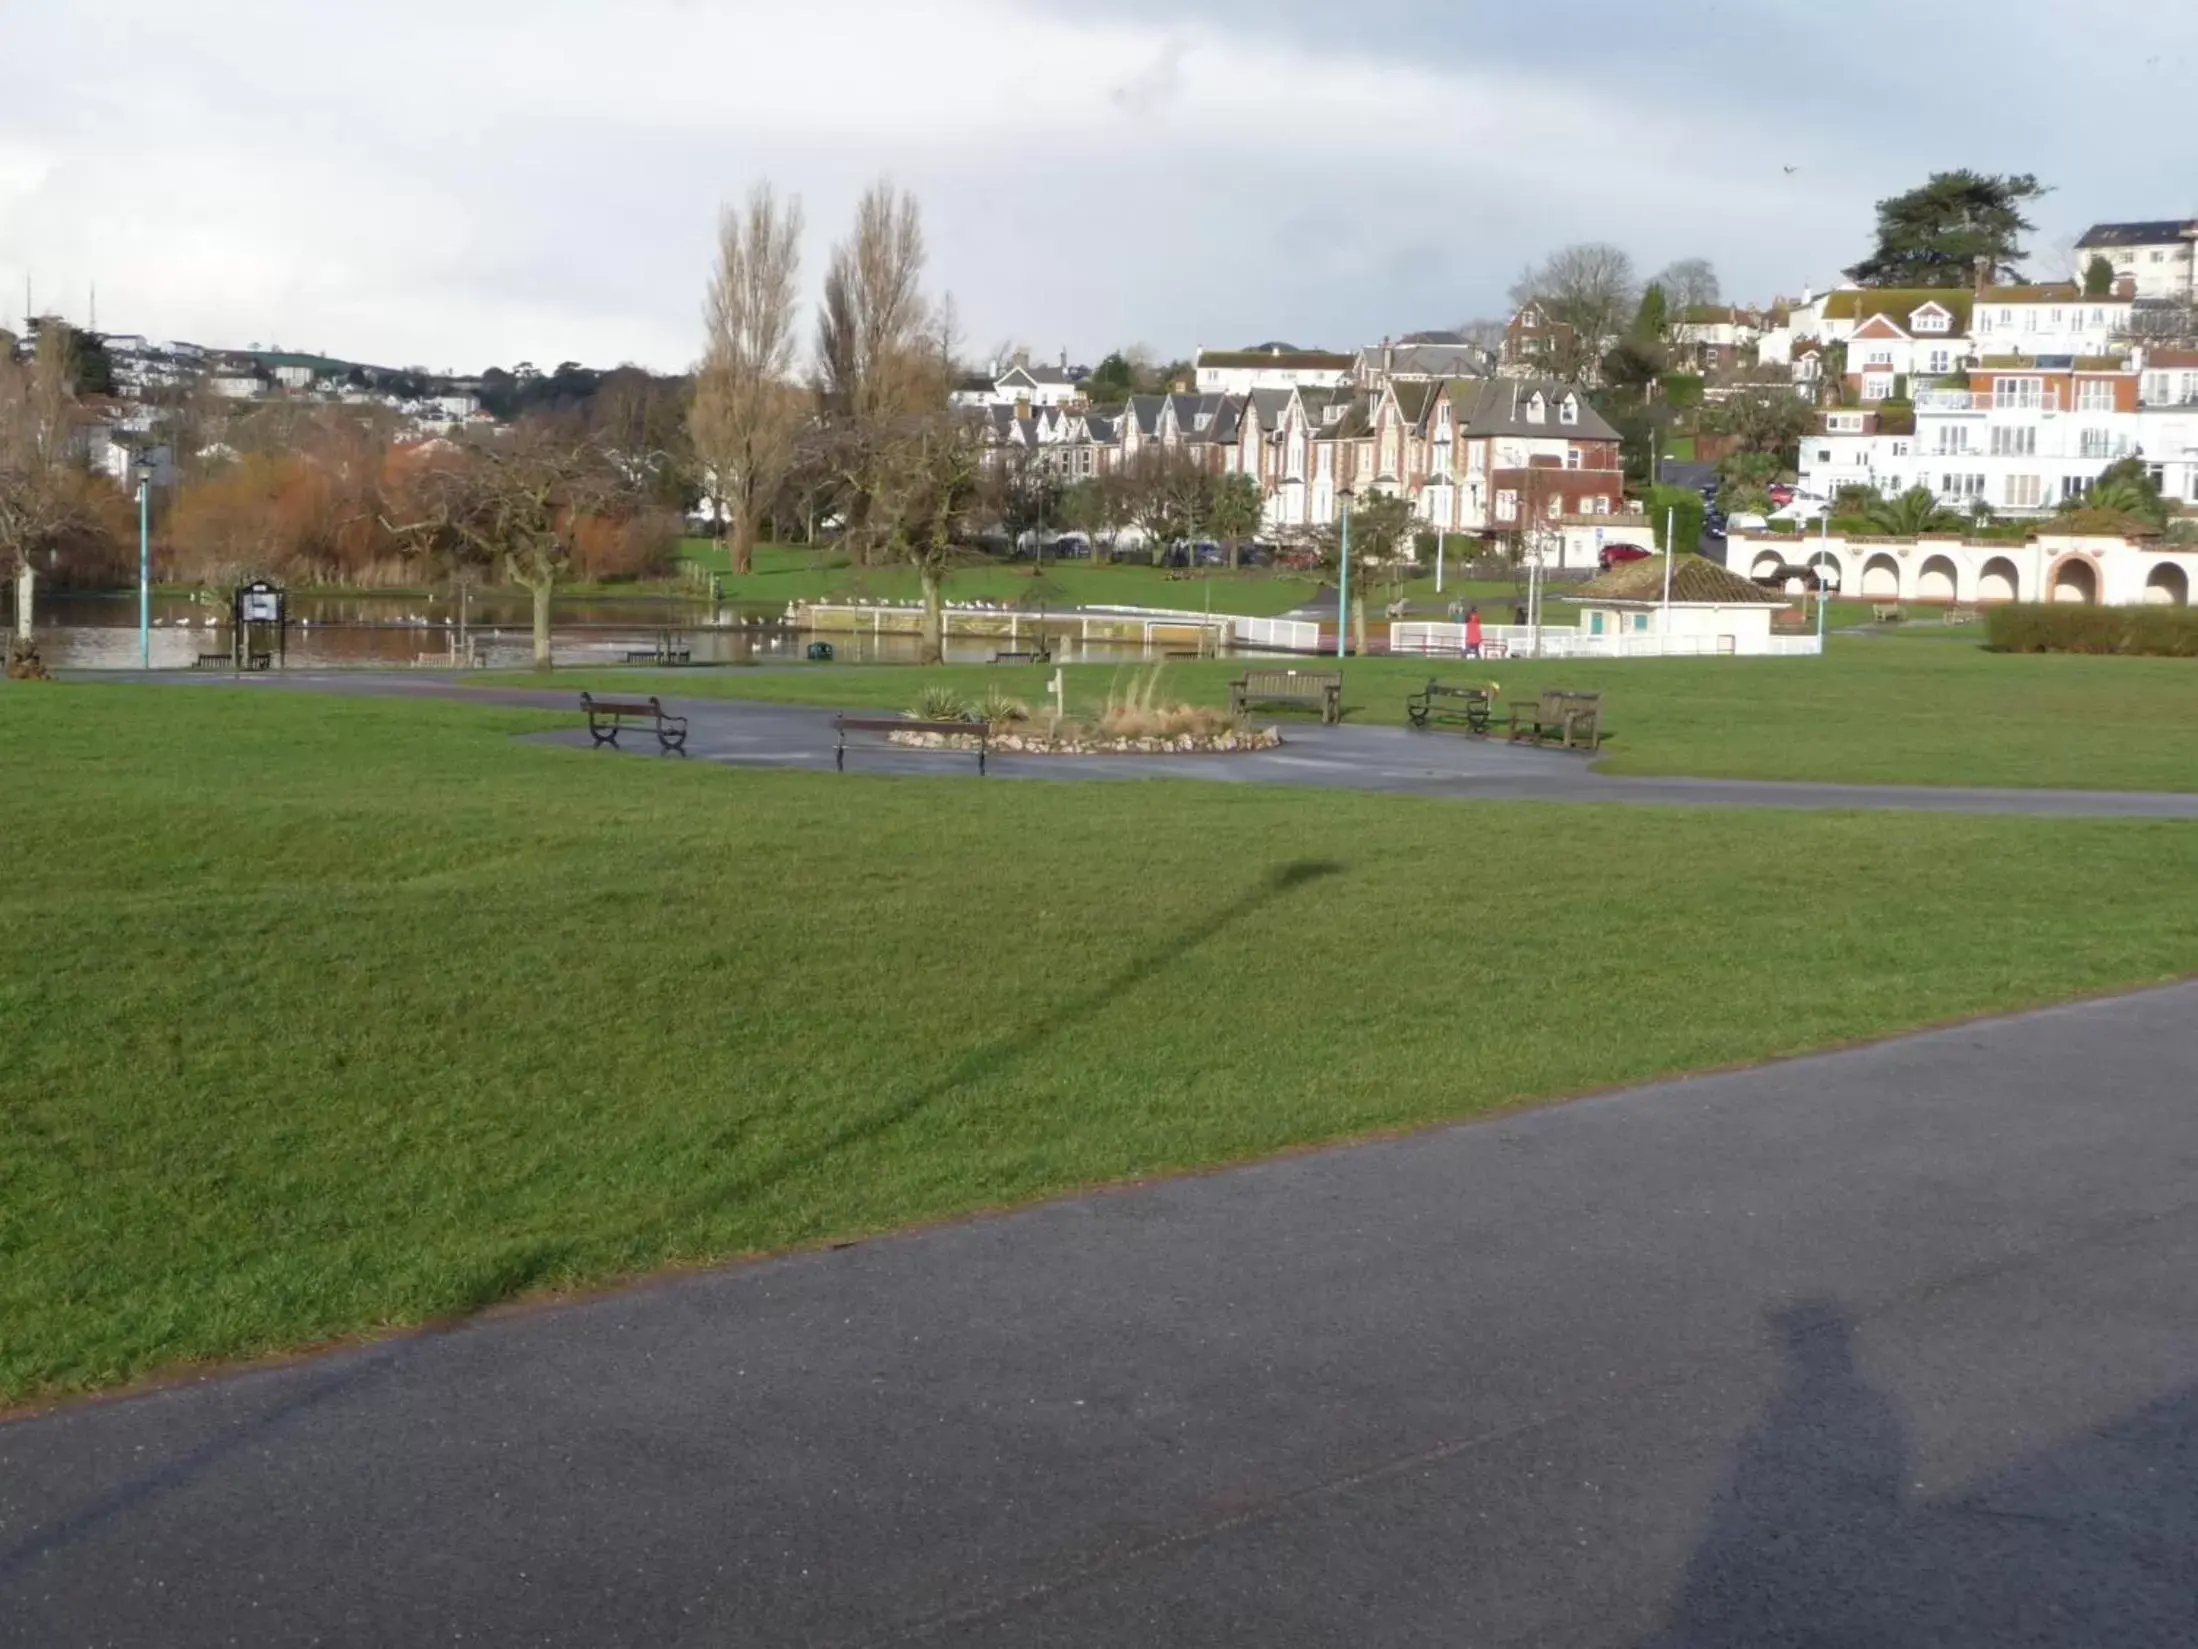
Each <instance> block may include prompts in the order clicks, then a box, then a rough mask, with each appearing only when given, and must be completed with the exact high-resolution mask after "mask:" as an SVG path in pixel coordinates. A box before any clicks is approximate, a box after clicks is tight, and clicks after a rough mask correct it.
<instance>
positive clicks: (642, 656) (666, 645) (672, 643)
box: [626, 631, 694, 664]
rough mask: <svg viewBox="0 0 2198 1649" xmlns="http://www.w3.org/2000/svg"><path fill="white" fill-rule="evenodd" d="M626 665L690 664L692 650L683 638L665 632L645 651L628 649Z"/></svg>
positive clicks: (692, 658) (692, 656)
mask: <svg viewBox="0 0 2198 1649" xmlns="http://www.w3.org/2000/svg"><path fill="white" fill-rule="evenodd" d="M626 662H627V663H628V664H691V663H693V662H694V649H693V647H692V646H691V645H690V644H689V643H688V640H687V638H686V637H685V636H675V635H673V634H672V633H671V632H670V631H666V632H664V633H663V634H661V635H659V636H658V637H657V638H656V645H655V646H653V647H650V648H647V649H641V648H629V649H628V650H627V653H626Z"/></svg>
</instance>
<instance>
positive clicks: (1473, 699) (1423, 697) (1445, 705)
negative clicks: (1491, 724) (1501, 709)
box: [1404, 681, 1496, 733]
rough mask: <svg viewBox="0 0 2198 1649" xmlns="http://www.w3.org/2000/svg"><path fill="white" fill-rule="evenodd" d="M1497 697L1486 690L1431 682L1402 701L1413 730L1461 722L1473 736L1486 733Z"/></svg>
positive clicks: (1442, 682)
mask: <svg viewBox="0 0 2198 1649" xmlns="http://www.w3.org/2000/svg"><path fill="white" fill-rule="evenodd" d="M1495 709H1496V695H1495V694H1493V693H1491V692H1490V691H1489V690H1488V689H1487V688H1485V687H1460V686H1457V685H1455V684H1453V683H1450V682H1445V681H1430V682H1429V683H1428V684H1427V685H1426V686H1425V687H1423V688H1421V689H1420V690H1419V691H1418V692H1416V693H1414V694H1412V695H1410V696H1409V697H1408V698H1406V699H1405V701H1404V715H1405V719H1406V720H1407V721H1409V722H1410V723H1411V724H1412V725H1413V726H1414V727H1425V726H1427V725H1428V724H1429V723H1430V722H1434V721H1447V722H1463V723H1464V724H1465V726H1466V727H1467V728H1468V729H1469V730H1471V731H1472V732H1475V733H1485V732H1487V731H1488V721H1489V717H1490V716H1492V715H1493V714H1494V713H1495Z"/></svg>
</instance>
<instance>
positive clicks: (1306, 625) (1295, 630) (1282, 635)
mask: <svg viewBox="0 0 2198 1649" xmlns="http://www.w3.org/2000/svg"><path fill="white" fill-rule="evenodd" d="M1077 611H1078V612H1079V613H1089V614H1090V615H1091V616H1093V617H1094V618H1117V617H1119V618H1130V619H1137V620H1139V621H1140V622H1144V623H1147V624H1152V625H1165V626H1168V627H1170V628H1173V627H1175V626H1178V625H1192V626H1195V627H1197V628H1200V629H1218V630H1222V631H1224V632H1225V633H1226V634H1227V635H1228V637H1229V639H1230V640H1232V641H1234V642H1236V643H1238V644H1239V645H1241V646H1245V647H1271V648H1274V649H1276V650H1278V651H1286V652H1296V653H1317V652H1318V651H1320V626H1319V625H1318V624H1317V623H1314V622H1312V621H1311V620H1308V619H1301V618H1249V617H1247V616H1245V615H1244V614H1242V613H1199V612H1184V611H1181V610H1180V609H1177V608H1173V607H1123V606H1115V605H1101V606H1095V607H1082V608H1079V609H1077Z"/></svg>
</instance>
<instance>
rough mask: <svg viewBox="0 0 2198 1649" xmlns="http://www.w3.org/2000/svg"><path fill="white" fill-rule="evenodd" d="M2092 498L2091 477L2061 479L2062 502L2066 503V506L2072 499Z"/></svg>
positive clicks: (2078, 476) (2072, 476)
mask: <svg viewBox="0 0 2198 1649" xmlns="http://www.w3.org/2000/svg"><path fill="white" fill-rule="evenodd" d="M2090 496H2091V477H2090V476H2088V475H2064V476H2062V477H2061V502H2062V503H2064V504H2065V503H2067V502H2068V501H2069V500H2070V499H2071V498H2088V497H2090Z"/></svg>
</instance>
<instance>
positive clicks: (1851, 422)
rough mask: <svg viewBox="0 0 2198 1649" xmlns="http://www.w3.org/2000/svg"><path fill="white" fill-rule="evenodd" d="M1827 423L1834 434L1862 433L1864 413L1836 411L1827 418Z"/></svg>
mask: <svg viewBox="0 0 2198 1649" xmlns="http://www.w3.org/2000/svg"><path fill="white" fill-rule="evenodd" d="M1825 423H1826V427H1827V429H1828V430H1829V432H1830V433H1831V434H1833V435H1860V434H1861V433H1862V414H1861V413H1859V412H1835V413H1833V414H1832V415H1831V417H1830V418H1828V419H1827V420H1825Z"/></svg>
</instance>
